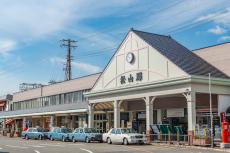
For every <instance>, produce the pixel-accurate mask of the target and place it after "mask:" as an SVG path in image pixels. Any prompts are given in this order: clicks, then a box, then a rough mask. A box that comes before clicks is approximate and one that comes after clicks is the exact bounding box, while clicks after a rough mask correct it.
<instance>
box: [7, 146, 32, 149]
mask: <svg viewBox="0 0 230 153" xmlns="http://www.w3.org/2000/svg"><path fill="white" fill-rule="evenodd" d="M6 146H7V147H10V148H20V149H27V148H28V147H21V146H12V145H6Z"/></svg>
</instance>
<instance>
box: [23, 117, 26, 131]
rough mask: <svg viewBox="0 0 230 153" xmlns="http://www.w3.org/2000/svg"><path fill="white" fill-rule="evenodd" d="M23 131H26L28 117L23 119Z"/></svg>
mask: <svg viewBox="0 0 230 153" xmlns="http://www.w3.org/2000/svg"><path fill="white" fill-rule="evenodd" d="M22 130H23V131H24V130H26V117H23V118H22Z"/></svg>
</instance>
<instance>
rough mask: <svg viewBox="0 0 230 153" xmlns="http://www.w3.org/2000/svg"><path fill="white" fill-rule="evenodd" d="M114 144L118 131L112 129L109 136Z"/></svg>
mask: <svg viewBox="0 0 230 153" xmlns="http://www.w3.org/2000/svg"><path fill="white" fill-rule="evenodd" d="M108 137H109V138H110V139H111V141H112V142H116V129H112V131H111V132H110V133H109V136H108Z"/></svg>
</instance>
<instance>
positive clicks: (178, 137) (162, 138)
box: [146, 133, 188, 144]
mask: <svg viewBox="0 0 230 153" xmlns="http://www.w3.org/2000/svg"><path fill="white" fill-rule="evenodd" d="M146 137H149V139H150V140H151V142H153V143H177V144H188V135H183V134H170V133H169V134H161V133H158V134H149V135H146Z"/></svg>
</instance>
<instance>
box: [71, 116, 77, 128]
mask: <svg viewBox="0 0 230 153" xmlns="http://www.w3.org/2000/svg"><path fill="white" fill-rule="evenodd" d="M75 118H76V117H75V116H74V115H72V117H71V123H70V128H71V129H74V128H75Z"/></svg>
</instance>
